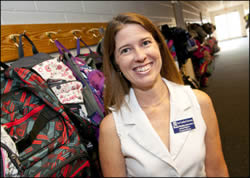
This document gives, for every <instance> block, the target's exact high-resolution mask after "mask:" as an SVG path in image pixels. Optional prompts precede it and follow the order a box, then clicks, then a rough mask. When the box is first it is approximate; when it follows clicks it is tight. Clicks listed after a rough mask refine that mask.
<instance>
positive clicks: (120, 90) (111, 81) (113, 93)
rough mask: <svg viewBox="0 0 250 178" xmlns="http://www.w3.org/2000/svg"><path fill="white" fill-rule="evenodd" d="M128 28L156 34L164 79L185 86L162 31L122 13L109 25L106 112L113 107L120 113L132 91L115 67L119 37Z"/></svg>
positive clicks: (105, 60)
mask: <svg viewBox="0 0 250 178" xmlns="http://www.w3.org/2000/svg"><path fill="white" fill-rule="evenodd" d="M125 24H139V25H141V26H142V27H143V28H144V29H146V30H147V31H148V32H150V33H151V34H152V36H153V37H154V39H155V40H156V42H157V43H158V45H159V48H160V53H161V58H162V68H161V72H160V73H161V76H162V77H164V78H166V79H168V80H170V81H172V82H175V83H179V84H183V80H182V77H181V75H180V73H179V71H178V69H177V67H176V65H175V62H174V59H173V57H172V55H171V53H170V51H169V49H168V47H167V44H166V41H165V38H164V37H163V35H162V33H161V32H160V30H159V29H158V28H157V27H156V26H155V25H154V24H153V23H152V22H151V21H150V20H149V19H148V18H146V17H144V16H142V15H139V14H136V13H131V12H128V13H121V14H119V15H118V16H116V17H114V18H113V19H112V20H111V21H110V22H109V23H108V25H107V28H106V30H105V35H104V42H103V72H104V75H105V87H104V108H105V111H106V113H109V112H110V110H109V107H114V109H116V110H119V109H120V107H121V105H122V103H123V100H124V96H125V95H126V94H128V92H129V89H130V88H131V84H130V82H129V81H128V80H127V79H126V78H125V77H124V76H122V74H121V72H120V71H119V69H118V68H117V65H116V63H115V57H114V51H115V36H116V34H117V32H118V31H119V30H121V29H122V28H123V26H124V25H125Z"/></svg>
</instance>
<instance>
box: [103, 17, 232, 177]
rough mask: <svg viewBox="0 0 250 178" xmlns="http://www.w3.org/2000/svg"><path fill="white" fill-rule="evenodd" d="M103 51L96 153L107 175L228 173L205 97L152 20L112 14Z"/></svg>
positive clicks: (208, 102) (215, 126)
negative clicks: (187, 79)
mask: <svg viewBox="0 0 250 178" xmlns="http://www.w3.org/2000/svg"><path fill="white" fill-rule="evenodd" d="M103 55H104V56H103V57H104V61H103V67H104V74H105V78H106V79H105V90H104V105H105V109H106V113H108V115H107V116H106V117H105V118H104V119H103V121H102V122H101V125H100V137H99V154H100V162H101V167H102V171H103V175H104V176H105V177H113V176H114V177H126V176H129V177H131V176H133V177H137V176H139V177H143V176H147V177H155V176H161V177H168V176H170V177H176V176H181V177H182V176H191V177H196V176H197V177H198V176H220V177H221V176H228V171H227V166H226V163H225V161H224V157H223V153H222V148H221V141H220V136H219V128H218V123H217V119H216V114H215V111H214V108H213V105H212V102H211V100H210V98H209V96H208V95H207V94H205V93H204V92H202V91H200V90H192V89H191V88H190V87H188V86H184V85H183V81H182V79H181V76H180V74H179V72H178V70H177V68H176V66H175V63H174V60H173V58H172V57H171V54H170V52H169V50H168V48H167V46H166V44H165V40H164V37H163V36H162V34H161V33H160V31H159V30H158V29H157V27H156V26H154V25H153V24H152V22H151V21H150V20H149V19H147V18H146V17H144V16H142V15H139V14H135V13H123V14H119V15H118V16H117V17H114V18H113V20H112V21H111V22H110V23H109V24H108V26H107V28H106V31H105V37H104V46H103Z"/></svg>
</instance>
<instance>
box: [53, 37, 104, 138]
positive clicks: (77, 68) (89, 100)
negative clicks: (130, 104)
mask: <svg viewBox="0 0 250 178" xmlns="http://www.w3.org/2000/svg"><path fill="white" fill-rule="evenodd" d="M55 45H56V46H57V48H58V51H59V53H60V54H61V55H60V57H59V60H60V61H62V62H63V63H64V64H65V65H66V66H68V67H69V68H70V69H71V71H72V72H73V74H74V76H75V77H76V79H77V80H78V81H80V82H81V83H82V84H83V95H84V98H85V101H86V109H87V113H88V117H89V118H90V122H91V123H92V124H93V127H94V128H95V131H96V137H97V138H98V137H99V124H100V122H101V120H102V118H103V117H104V115H105V113H104V105H103V97H102V96H103V95H102V93H103V87H104V75H103V73H102V72H101V71H99V70H97V69H93V68H91V66H88V65H86V61H85V60H83V59H81V58H79V57H74V56H72V54H71V53H70V51H69V50H68V49H67V48H65V47H64V46H63V45H62V44H61V43H60V42H59V41H58V40H55Z"/></svg>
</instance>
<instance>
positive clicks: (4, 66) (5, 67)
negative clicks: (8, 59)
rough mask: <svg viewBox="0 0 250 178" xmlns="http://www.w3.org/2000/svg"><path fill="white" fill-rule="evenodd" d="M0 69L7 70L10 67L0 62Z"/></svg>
mask: <svg viewBox="0 0 250 178" xmlns="http://www.w3.org/2000/svg"><path fill="white" fill-rule="evenodd" d="M0 64H1V67H2V68H4V69H8V68H9V67H10V66H8V65H7V64H5V63H4V62H2V61H0Z"/></svg>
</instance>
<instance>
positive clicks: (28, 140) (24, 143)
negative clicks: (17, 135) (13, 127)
mask: <svg viewBox="0 0 250 178" xmlns="http://www.w3.org/2000/svg"><path fill="white" fill-rule="evenodd" d="M59 114H60V113H58V112H55V111H54V110H52V109H51V108H49V107H45V108H43V110H42V111H41V113H40V114H39V116H38V118H37V119H36V121H35V123H34V126H33V128H32V130H31V131H30V133H29V134H28V135H26V136H25V137H24V138H23V139H22V140H20V141H18V142H17V143H16V147H17V150H18V152H19V153H21V152H23V151H24V150H25V149H26V148H27V147H29V146H30V145H32V142H33V141H34V140H35V139H36V137H37V135H38V133H39V132H40V131H41V130H42V129H43V128H44V127H45V126H46V124H47V123H48V122H49V121H51V120H53V119H54V118H55V117H57V116H58V115H59Z"/></svg>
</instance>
